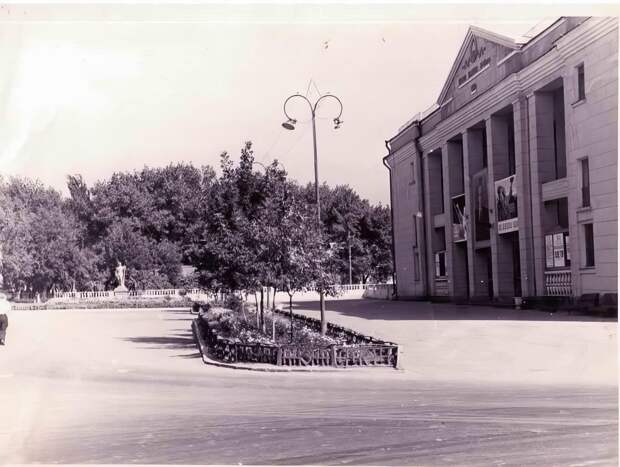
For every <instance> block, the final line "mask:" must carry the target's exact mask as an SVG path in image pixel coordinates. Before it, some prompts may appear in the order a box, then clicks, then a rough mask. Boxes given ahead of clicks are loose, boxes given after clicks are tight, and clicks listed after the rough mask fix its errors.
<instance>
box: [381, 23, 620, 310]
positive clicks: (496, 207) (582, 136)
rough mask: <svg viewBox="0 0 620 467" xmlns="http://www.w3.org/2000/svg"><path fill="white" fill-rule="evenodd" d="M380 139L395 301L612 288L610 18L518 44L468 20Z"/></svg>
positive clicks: (613, 56) (614, 144) (613, 72)
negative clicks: (425, 92) (446, 63)
mask: <svg viewBox="0 0 620 467" xmlns="http://www.w3.org/2000/svg"><path fill="white" fill-rule="evenodd" d="M386 146H387V147H388V150H389V153H388V155H387V156H385V158H384V163H385V165H386V166H387V167H388V168H389V172H390V192H391V204H392V223H393V236H394V237H393V252H394V264H395V279H396V288H397V295H398V297H399V298H405V299H406V298H416V297H417V298H428V297H440V296H441V297H449V298H451V299H452V300H455V301H458V300H470V301H471V300H477V299H484V300H487V299H493V300H502V299H507V300H512V299H513V297H534V296H536V297H540V296H573V297H574V296H580V295H582V294H588V293H607V292H616V291H617V281H618V262H617V259H618V249H617V243H618V216H617V214H618V198H617V171H618V165H617V163H618V19H617V18H572V17H567V18H560V19H559V20H557V21H556V22H555V23H553V24H552V25H550V26H549V27H548V28H547V29H545V30H544V31H543V32H541V33H540V34H538V35H537V36H536V37H533V38H531V39H530V40H529V41H528V42H526V43H516V42H515V41H514V40H512V39H510V38H507V37H504V36H501V35H498V34H495V33H493V32H489V31H486V30H482V29H479V28H475V27H471V28H470V29H469V31H468V33H467V35H466V37H465V40H464V42H463V44H462V46H461V49H460V51H459V53H458V56H457V58H456V61H455V62H454V65H453V66H452V69H451V71H450V74H449V76H448V78H447V80H446V82H445V85H444V87H443V90H442V91H441V94H440V96H439V99H438V100H437V103H436V105H434V106H433V107H432V108H431V109H429V110H427V111H426V112H423V113H422V114H418V115H416V116H415V117H414V118H413V119H412V120H411V121H410V122H408V123H407V124H405V125H404V126H403V127H402V128H401V129H400V131H399V132H398V134H397V135H396V136H394V137H392V138H391V139H389V140H388V141H386Z"/></svg>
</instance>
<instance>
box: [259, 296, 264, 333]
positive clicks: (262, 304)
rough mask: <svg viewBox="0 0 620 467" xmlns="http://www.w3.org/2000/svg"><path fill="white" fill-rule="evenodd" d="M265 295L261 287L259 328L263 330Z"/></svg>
mask: <svg viewBox="0 0 620 467" xmlns="http://www.w3.org/2000/svg"><path fill="white" fill-rule="evenodd" d="M264 311H265V297H264V290H263V287H261V288H260V329H261V331H263V332H265V314H264Z"/></svg>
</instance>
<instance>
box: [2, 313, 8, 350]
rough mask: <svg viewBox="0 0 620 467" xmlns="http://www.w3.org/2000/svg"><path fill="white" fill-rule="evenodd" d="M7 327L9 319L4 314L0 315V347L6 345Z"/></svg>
mask: <svg viewBox="0 0 620 467" xmlns="http://www.w3.org/2000/svg"><path fill="white" fill-rule="evenodd" d="M8 327H9V318H8V316H7V315H6V314H4V313H3V314H1V315H0V345H5V344H6V328H8Z"/></svg>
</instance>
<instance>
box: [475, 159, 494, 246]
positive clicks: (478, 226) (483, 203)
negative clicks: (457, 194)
mask: <svg viewBox="0 0 620 467" xmlns="http://www.w3.org/2000/svg"><path fill="white" fill-rule="evenodd" d="M472 187H473V195H474V212H473V216H474V232H475V238H476V241H477V242H480V241H484V240H489V239H490V238H491V229H490V225H489V193H488V188H487V171H486V170H483V171H481V172H478V173H477V174H476V175H474V176H473V177H472Z"/></svg>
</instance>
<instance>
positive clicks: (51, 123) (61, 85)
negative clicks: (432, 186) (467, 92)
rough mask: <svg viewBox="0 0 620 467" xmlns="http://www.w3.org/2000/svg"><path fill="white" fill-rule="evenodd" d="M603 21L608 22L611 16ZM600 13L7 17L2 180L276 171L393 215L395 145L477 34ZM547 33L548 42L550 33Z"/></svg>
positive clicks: (518, 32)
mask: <svg viewBox="0 0 620 467" xmlns="http://www.w3.org/2000/svg"><path fill="white" fill-rule="evenodd" d="M601 8H602V7H601ZM567 11H569V13H570V14H586V15H587V14H596V13H597V12H598V10H596V9H595V7H587V6H581V7H579V6H571V8H570V9H568V10H567V9H566V8H565V9H563V10H562V9H561V8H560V7H558V6H543V7H540V6H537V7H529V8H528V7H523V6H522V5H509V6H504V7H499V6H494V5H482V6H472V5H457V6H454V5H452V6H450V5H443V6H436V7H433V6H428V5H426V6H425V5H416V4H397V5H390V6H385V5H378V4H370V5H361V4H341V5H336V4H312V5H302V4H296V5H291V6H289V5H284V4H279V5H266V4H263V5H258V4H255V5H242V4H230V5H218V4H190V5H180V4H168V5H158V6H153V5H147V4H134V5H122V4H101V5H93V4H91V5H64V6H63V5H51V4H47V5H46V4H38V5H32V6H27V5H20V4H8V5H7V4H3V5H2V6H0V70H1V71H0V174H3V175H6V176H11V175H18V176H27V177H30V178H36V179H39V180H41V181H42V182H43V183H44V184H46V185H51V186H53V187H54V188H56V189H59V190H61V191H62V192H63V193H64V194H66V193H67V190H66V175H67V174H81V175H82V176H83V177H84V178H85V180H86V182H87V183H88V184H89V185H92V184H94V183H95V182H96V181H97V180H102V179H105V178H108V177H109V176H110V175H111V174H112V173H114V172H116V171H132V170H140V169H141V168H143V167H144V166H149V167H158V166H165V165H168V164H170V163H174V162H180V161H184V162H191V163H193V164H194V165H196V166H201V165H211V166H214V167H218V164H219V156H220V154H221V152H223V151H228V152H229V153H230V154H231V155H233V156H234V158H237V157H238V155H239V152H240V148H241V147H242V145H243V143H244V142H245V141H247V140H251V141H252V142H253V144H254V150H255V158H256V160H257V161H259V162H262V163H265V164H266V163H268V162H270V161H271V160H273V159H278V160H279V161H280V162H281V164H282V165H283V166H284V167H285V168H286V170H287V171H288V173H289V175H290V177H292V178H294V179H297V180H299V181H300V182H302V183H306V182H311V181H314V166H313V145H312V126H311V120H310V111H309V109H308V106H307V104H305V103H304V102H303V101H301V100H298V101H294V100H293V101H291V102H290V105H289V106H287V111H288V113H289V114H290V115H291V116H292V117H294V118H296V119H297V120H298V124H297V128H296V129H295V130H294V131H288V130H286V129H284V128H282V126H281V123H282V122H283V121H284V120H285V116H284V114H283V108H282V106H283V103H284V101H285V99H286V98H287V97H288V96H290V95H291V94H294V93H301V94H304V95H307V96H308V98H309V99H310V100H313V101H314V100H315V99H316V98H317V97H318V96H319V95H320V94H325V93H327V92H331V93H333V94H334V95H336V96H338V97H339V99H340V100H341V102H342V104H343V112H342V117H341V118H342V120H343V122H344V123H343V124H342V126H341V128H340V129H338V130H335V129H334V128H333V122H332V120H333V118H334V117H336V116H337V115H338V112H339V110H340V109H339V107H338V105H337V104H336V102H335V101H328V100H324V101H323V104H321V106H320V107H319V108H318V110H317V120H316V122H317V147H318V161H319V178H320V180H321V182H323V181H325V182H327V183H329V184H330V185H338V184H348V185H349V186H351V187H352V188H354V189H355V190H356V191H357V192H358V193H359V194H360V195H361V196H362V197H363V198H366V199H368V200H370V201H371V202H373V203H384V204H387V203H389V177H388V172H387V169H386V168H385V167H384V166H383V165H382V157H383V156H384V155H385V154H386V148H385V143H384V142H385V140H386V139H389V138H391V137H392V136H394V135H395V134H396V133H397V132H398V128H399V127H400V126H401V125H403V124H404V123H405V122H406V121H408V120H409V119H410V118H411V117H412V116H413V115H414V114H416V113H417V112H421V111H424V110H425V109H427V108H428V107H429V106H431V105H432V104H433V103H435V101H436V100H437V97H438V96H439V93H440V91H441V88H442V86H443V84H444V81H445V79H446V78H447V76H448V73H449V71H450V68H451V66H452V62H453V60H454V59H455V57H456V54H457V53H458V50H459V47H460V45H461V43H462V41H463V39H464V38H465V35H466V33H467V29H468V27H469V25H470V24H473V25H476V26H479V27H483V28H486V29H489V30H492V31H494V32H497V33H500V34H506V35H509V36H511V37H515V36H522V35H524V34H528V31H529V34H531V33H532V28H536V27H537V26H538V27H539V28H540V26H541V25H544V24H545V23H546V22H547V23H548V22H549V21H550V19H552V18H556V17H558V16H560V15H562V14H567V13H566V12H567ZM535 30H536V29H534V31H535Z"/></svg>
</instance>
